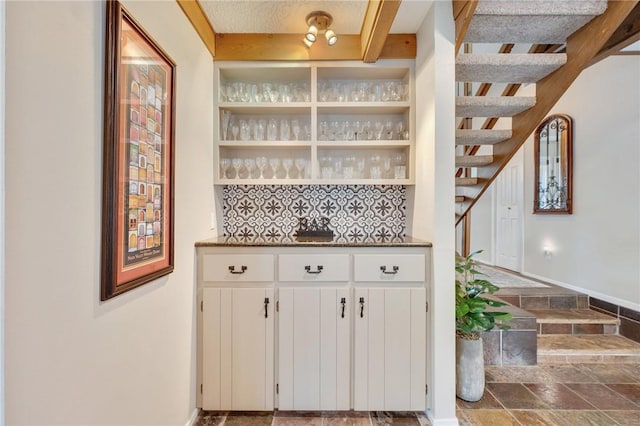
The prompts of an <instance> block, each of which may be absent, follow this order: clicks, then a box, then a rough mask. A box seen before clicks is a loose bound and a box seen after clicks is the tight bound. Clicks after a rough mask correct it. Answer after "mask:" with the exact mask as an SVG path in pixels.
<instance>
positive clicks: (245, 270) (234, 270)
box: [229, 265, 247, 274]
mask: <svg viewBox="0 0 640 426" xmlns="http://www.w3.org/2000/svg"><path fill="white" fill-rule="evenodd" d="M229 272H231V273H232V274H244V273H245V272H247V267H246V266H244V265H242V266H241V267H240V270H239V271H236V267H235V266H229Z"/></svg>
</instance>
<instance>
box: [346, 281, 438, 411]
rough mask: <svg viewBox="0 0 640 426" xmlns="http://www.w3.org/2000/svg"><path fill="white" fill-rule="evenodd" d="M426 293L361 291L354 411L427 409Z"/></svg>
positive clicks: (358, 292) (418, 290)
mask: <svg viewBox="0 0 640 426" xmlns="http://www.w3.org/2000/svg"><path fill="white" fill-rule="evenodd" d="M425 297H426V293H425V289H424V288H393V289H390V288H369V289H367V288H358V289H356V290H355V297H354V302H355V303H354V304H355V336H354V352H355V357H354V380H355V382H354V406H353V408H354V410H359V411H360V410H362V411H375V410H387V411H417V410H420V411H421V410H424V409H425V384H426V376H425V369H426V358H425V357H426V298H425Z"/></svg>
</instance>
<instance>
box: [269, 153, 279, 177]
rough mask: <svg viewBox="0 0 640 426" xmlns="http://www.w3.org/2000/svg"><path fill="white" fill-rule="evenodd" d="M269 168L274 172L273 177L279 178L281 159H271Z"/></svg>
mask: <svg viewBox="0 0 640 426" xmlns="http://www.w3.org/2000/svg"><path fill="white" fill-rule="evenodd" d="M269 166H270V167H271V170H273V177H274V178H277V177H278V169H279V168H280V159H279V158H277V157H276V158H269Z"/></svg>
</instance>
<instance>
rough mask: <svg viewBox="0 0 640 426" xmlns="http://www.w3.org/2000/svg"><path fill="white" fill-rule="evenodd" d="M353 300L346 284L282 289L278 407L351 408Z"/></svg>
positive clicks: (279, 302)
mask: <svg viewBox="0 0 640 426" xmlns="http://www.w3.org/2000/svg"><path fill="white" fill-rule="evenodd" d="M349 299H350V298H349V289H346V288H340V289H336V288H322V289H320V288H281V289H279V290H278V305H279V312H278V315H279V317H278V324H279V325H278V388H279V393H278V409H280V410H348V409H349V403H350V381H351V380H350V378H351V370H350V361H351V355H350V354H351V351H350V334H351V333H350V330H351V326H350V324H351V323H350V318H351V312H350V304H349Z"/></svg>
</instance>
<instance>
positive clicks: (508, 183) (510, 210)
mask: <svg viewBox="0 0 640 426" xmlns="http://www.w3.org/2000/svg"><path fill="white" fill-rule="evenodd" d="M523 167H524V154H523V150H522V148H521V149H520V150H518V152H517V153H516V155H515V156H514V157H513V158H512V159H511V161H509V163H508V164H507V166H506V167H505V168H504V169H503V170H502V172H501V173H500V175H499V176H498V178H497V179H496V189H497V196H496V248H495V250H496V257H495V259H496V265H497V266H500V267H502V268H506V269H510V270H512V271H517V272H521V271H522V238H523V209H524V196H523V192H524V188H523Z"/></svg>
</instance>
